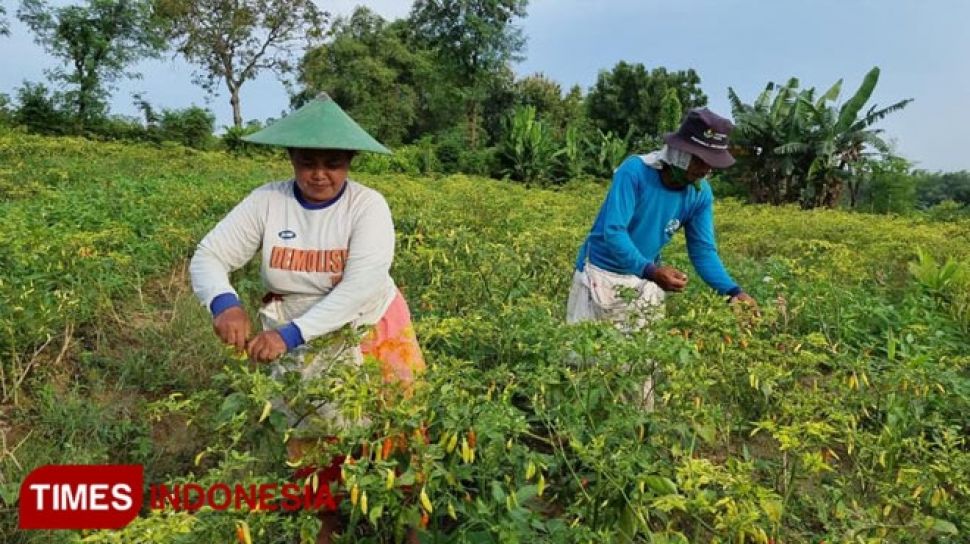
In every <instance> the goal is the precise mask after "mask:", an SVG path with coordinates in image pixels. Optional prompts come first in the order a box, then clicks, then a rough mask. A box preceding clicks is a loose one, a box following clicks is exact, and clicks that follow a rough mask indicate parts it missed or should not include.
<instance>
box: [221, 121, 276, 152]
mask: <svg viewBox="0 0 970 544" xmlns="http://www.w3.org/2000/svg"><path fill="white" fill-rule="evenodd" d="M262 128H263V125H262V123H260V122H259V121H250V122H249V123H247V124H246V125H245V126H242V127H236V126H231V127H225V129H226V131H225V133H223V135H222V145H224V146H225V148H226V150H227V151H229V153H230V154H233V155H237V156H238V155H244V156H249V157H252V156H254V155H266V154H270V153H272V151H271V148H269V147H267V146H265V145H258V144H251V143H249V142H247V141H245V140H243V137H245V136H248V135H250V134H255V133H256V132H259V131H260V130H262Z"/></svg>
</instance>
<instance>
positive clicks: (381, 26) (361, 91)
mask: <svg viewBox="0 0 970 544" xmlns="http://www.w3.org/2000/svg"><path fill="white" fill-rule="evenodd" d="M331 32H332V35H333V40H332V41H330V42H329V43H327V44H325V45H321V46H319V47H317V48H315V49H312V50H310V51H308V52H307V53H306V55H305V56H304V58H303V61H302V62H301V64H300V76H299V79H300V82H301V83H302V84H303V85H304V90H303V91H302V92H301V93H300V95H298V96H297V98H296V100H295V102H294V105H295V106H299V105H301V102H302V101H304V100H306V99H309V98H312V97H313V96H315V95H316V94H317V93H319V92H320V91H326V92H327V93H328V94H329V95H330V96H331V97H333V99H334V100H336V101H337V103H339V104H340V105H341V107H342V108H343V109H344V110H346V111H347V113H348V114H350V116H351V117H353V118H354V120H355V121H357V122H358V123H359V124H360V125H361V126H362V127H364V129H365V130H367V131H368V132H370V133H371V134H373V135H374V136H375V137H377V139H378V140H380V141H382V142H384V143H386V144H388V145H392V146H393V145H399V144H401V143H402V142H404V141H405V139H406V138H407V137H408V136H409V135H410V134H411V133H412V130H413V128H414V125H415V123H416V121H417V117H418V115H419V113H420V107H421V96H422V95H423V94H425V93H427V92H431V91H433V88H432V86H431V85H430V82H431V81H432V80H433V79H434V78H435V76H434V74H432V73H431V72H432V71H433V61H432V58H431V55H430V52H429V51H427V50H422V49H419V48H414V47H412V46H411V44H410V43H408V40H407V35H406V32H407V28H406V26H405V25H404V24H403V22H401V21H396V22H395V23H392V24H388V23H387V22H386V21H385V20H384V19H383V18H381V17H380V16H379V15H377V14H375V13H374V12H372V11H371V10H369V9H367V8H366V7H363V6H359V7H357V8H356V9H355V10H354V13H353V14H352V15H351V16H350V17H349V18H348V19H338V20H337V21H335V22H334V25H333V28H332V30H331Z"/></svg>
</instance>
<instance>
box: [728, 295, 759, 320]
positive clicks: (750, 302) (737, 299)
mask: <svg viewBox="0 0 970 544" xmlns="http://www.w3.org/2000/svg"><path fill="white" fill-rule="evenodd" d="M729 302H730V303H731V304H738V303H740V304H744V305H745V306H747V307H749V308H751V309H752V310H754V313H755V315H761V310H760V309H759V308H758V301H756V300H755V299H754V297H752V296H751V295H749V294H747V293H745V292H744V291H741V292H740V293H738V294H737V295H734V296H733V297H731V300H730V301H729Z"/></svg>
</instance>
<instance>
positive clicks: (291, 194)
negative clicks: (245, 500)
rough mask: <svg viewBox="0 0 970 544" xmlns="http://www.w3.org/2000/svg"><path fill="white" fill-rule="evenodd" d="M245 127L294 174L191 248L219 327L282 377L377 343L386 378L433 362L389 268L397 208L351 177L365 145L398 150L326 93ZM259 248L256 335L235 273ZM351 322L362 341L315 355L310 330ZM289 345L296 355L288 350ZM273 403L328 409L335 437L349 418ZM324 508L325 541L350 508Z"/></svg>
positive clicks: (294, 421) (357, 359) (296, 446)
mask: <svg viewBox="0 0 970 544" xmlns="http://www.w3.org/2000/svg"><path fill="white" fill-rule="evenodd" d="M244 139H245V140H246V141H249V142H252V143H257V144H264V145H270V146H280V147H285V148H286V149H287V151H288V153H289V158H290V162H291V163H292V166H293V178H292V179H288V180H285V181H277V182H271V183H267V184H265V185H263V186H262V187H259V188H257V189H256V190H254V191H253V192H251V193H250V194H249V196H247V197H246V198H245V199H244V200H243V201H242V202H241V203H239V204H238V205H237V206H236V207H235V208H234V209H233V210H232V211H231V212H229V214H228V215H227V216H226V217H225V218H223V219H222V220H221V221H220V222H219V223H218V224H217V225H216V226H215V227H214V228H213V229H212V230H211V231H210V232H209V233H208V234H207V235H206V236H205V237H204V238H203V239H202V241H201V242H200V243H199V245H198V248H197V250H196V252H195V255H194V256H193V257H192V262H191V265H190V272H191V277H192V287H193V289H194V291H195V294H196V296H197V297H198V298H199V300H200V301H201V302H202V303H203V304H204V305H205V306H206V307H207V308H208V309H209V310H210V311H211V312H212V317H213V328H214V329H215V333H216V335H217V336H218V337H219V339H220V340H222V341H223V342H224V343H226V344H228V345H231V346H235V347H236V348H237V349H239V350H243V349H244V350H245V351H246V353H247V354H248V356H249V358H250V359H251V360H253V361H257V362H263V363H270V362H272V374H273V375H274V377H277V378H282V377H283V376H284V375H286V374H288V373H291V372H295V373H299V375H300V377H301V378H302V379H303V380H310V379H313V378H314V377H319V376H320V375H321V374H323V373H326V372H328V371H329V370H330V369H332V368H333V365H335V364H351V365H360V364H361V362H362V360H363V357H364V356H368V355H369V356H372V357H375V358H376V359H378V360H379V361H380V362H381V367H382V368H381V370H382V374H383V376H384V380H385V382H395V383H401V384H403V385H404V386H405V387H406V386H407V385H409V384H411V383H412V382H413V380H414V379H415V376H416V375H417V374H419V373H420V372H421V371H422V370H423V369H424V368H425V363H424V359H423V356H422V354H421V349H420V347H419V346H418V342H417V339H416V338H415V334H414V329H413V327H412V325H411V317H410V313H409V311H408V306H407V303H406V302H405V300H404V298H403V296H402V295H401V292H400V291H399V290H398V288H397V287H396V286H395V284H394V280H392V279H391V276H390V273H389V270H390V268H391V261H392V260H393V257H394V224H393V223H392V221H391V211H390V209H389V208H388V205H387V202H386V201H385V200H384V197H383V196H381V194H380V193H378V192H377V191H375V190H374V189H371V188H369V187H365V186H364V185H361V184H360V183H357V182H356V181H353V180H351V179H349V178H348V173H349V169H350V165H351V161H352V160H353V158H354V156H355V154H356V153H358V152H360V151H371V152H375V153H390V151H388V150H387V148H385V147H384V146H383V145H381V144H380V143H379V142H377V140H375V139H374V138H372V137H371V136H370V135H369V134H367V132H365V131H364V130H363V129H362V128H360V126H358V125H357V123H355V122H354V121H353V119H351V118H350V117H349V116H348V115H347V114H346V113H344V111H343V110H341V109H340V107H339V106H338V105H337V104H336V102H334V101H333V100H331V99H330V97H329V96H327V95H325V94H322V95H320V96H318V97H316V98H315V99H313V100H311V101H310V102H309V103H307V104H306V105H305V106H303V107H302V108H300V109H298V110H296V111H295V112H293V113H291V114H289V115H287V116H286V117H284V118H283V119H281V120H279V121H277V122H275V123H273V124H271V125H270V126H268V127H266V128H264V129H263V130H261V131H259V132H257V133H255V134H252V135H250V136H248V137H246V138H244ZM257 253H259V254H260V272H261V276H262V280H263V284H264V286H265V288H266V290H267V293H266V295H265V296H264V297H263V299H262V305H261V307H260V309H259V316H260V320H261V322H262V329H263V330H262V332H258V333H256V334H255V335H251V326H250V322H249V318H248V317H247V314H246V312H245V311H244V310H243V308H242V302H241V301H240V298H239V296H238V294H237V293H236V290H235V289H233V287H232V285H230V283H229V273H230V272H232V271H233V270H237V269H239V268H241V267H242V266H244V265H245V264H246V263H247V262H248V261H250V260H251V259H252V258H253V257H254V256H255V255H256V254H257ZM347 325H350V326H351V327H353V328H357V327H366V328H367V330H368V332H367V333H366V334H365V335H364V337H363V341H362V342H361V343H360V344H359V345H355V346H347V345H343V344H341V345H334V346H331V347H332V349H328V350H324V351H323V352H320V353H319V354H317V355H316V356H315V357H304V355H305V353H304V352H305V351H307V349H308V348H307V346H306V344H307V343H308V342H310V341H312V340H313V339H315V338H318V337H323V336H325V335H330V334H331V333H334V332H335V331H338V330H340V329H344V328H345V327H346V326H347ZM337 344H340V343H339V342H337ZM287 353H290V354H292V355H294V356H293V357H286V358H284V359H283V360H282V361H280V360H278V359H280V358H281V356H283V355H284V354H287ZM302 359H312V360H302ZM274 404H275V405H276V408H277V409H279V410H281V411H283V413H285V414H286V415H287V416H288V417H289V419H290V425H291V426H292V425H297V427H298V428H299V425H298V422H300V423H301V424H302V423H303V422H306V421H307V420H308V419H316V420H317V421H318V422H319V421H320V420H321V419H322V420H323V421H324V422H325V423H324V424H325V426H326V421H328V418H329V421H331V422H332V424H331V425H329V429H330V431H329V433H328V432H326V431H324V432H322V433H321V434H322V436H324V437H326V436H327V434H333V432H334V429H339V428H340V427H341V426H342V425H346V424H347V422H345V421H342V420H341V419H340V416H339V415H338V412H339V411H338V410H337V409H336V407H332V406H323V407H320V408H319V409H318V410H317V415H318V416H323V417H322V418H321V417H316V418H306V417H297V416H296V415H295V414H294V413H293V411H292V410H290V407H289V406H287V405H286V404H285V402H284V401H283V400H282V399H277V401H276V402H274ZM301 416H306V414H301ZM318 436H319V435H318ZM309 446H310V441H308V440H299V439H291V440H290V441H289V442H288V444H287V449H288V451H289V455H290V457H291V460H296V459H299V458H301V457H302V456H303V452H304V449H305V448H308V447H309ZM341 460H342V459H339V458H338V459H335V460H334V462H333V464H332V465H331V466H330V467H329V469H326V470H323V471H321V473H320V474H322V475H323V476H322V478H320V479H321V480H322V482H321V485H327V486H328V488H327V489H328V490H329V483H331V482H332V481H334V480H336V479H337V478H339V473H340V471H339V465H340V462H341ZM310 473H312V470H311V472H310ZM308 474H309V473H308ZM328 480H329V481H328ZM330 504H331V509H332V510H336V505H335V503H334V502H333V501H330ZM321 520H322V521H323V525H322V527H321V530H320V535H319V539H318V542H329V541H330V538H331V534H332V532H333V531H334V529H336V528H337V527H338V526H339V522H340V518H339V516H337V513H336V512H333V511H332V512H324V513H321Z"/></svg>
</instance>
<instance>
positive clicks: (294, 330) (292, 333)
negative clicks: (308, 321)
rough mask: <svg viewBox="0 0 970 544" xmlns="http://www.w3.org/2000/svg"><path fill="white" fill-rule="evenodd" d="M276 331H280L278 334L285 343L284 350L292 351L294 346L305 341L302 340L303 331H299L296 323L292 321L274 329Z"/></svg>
mask: <svg viewBox="0 0 970 544" xmlns="http://www.w3.org/2000/svg"><path fill="white" fill-rule="evenodd" d="M276 332H278V333H280V336H282V337H283V342H285V343H286V351H293V349H295V348H296V347H298V346H301V345H303V344H304V343H306V342H305V341H304V340H303V333H302V332H300V327H297V326H296V323H293V322H292V321H290V322H289V323H287V324H286V325H283V326H282V327H280V328H278V329H276Z"/></svg>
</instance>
